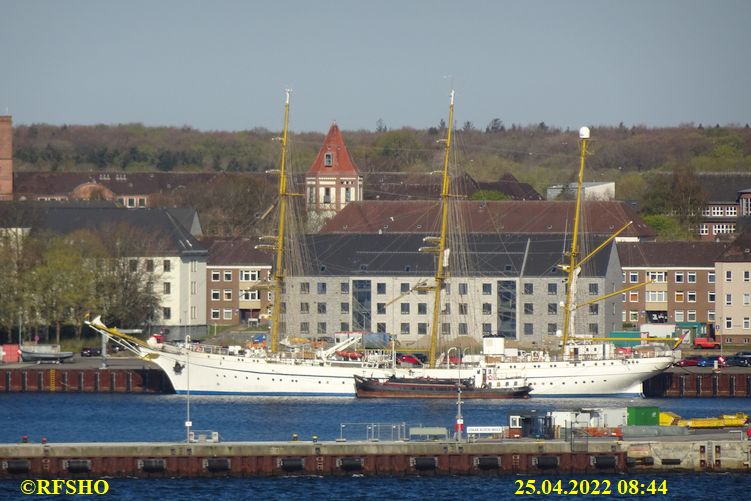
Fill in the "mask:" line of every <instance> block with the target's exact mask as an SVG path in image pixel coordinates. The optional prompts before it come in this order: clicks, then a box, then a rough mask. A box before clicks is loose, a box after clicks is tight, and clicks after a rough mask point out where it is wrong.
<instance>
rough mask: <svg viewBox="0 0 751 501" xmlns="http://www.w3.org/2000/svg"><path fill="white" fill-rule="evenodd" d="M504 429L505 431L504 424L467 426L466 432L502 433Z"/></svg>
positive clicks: (477, 433) (478, 433)
mask: <svg viewBox="0 0 751 501" xmlns="http://www.w3.org/2000/svg"><path fill="white" fill-rule="evenodd" d="M504 431H505V427H504V426H467V433H468V434H469V435H472V434H476V435H481V434H492V433H504Z"/></svg>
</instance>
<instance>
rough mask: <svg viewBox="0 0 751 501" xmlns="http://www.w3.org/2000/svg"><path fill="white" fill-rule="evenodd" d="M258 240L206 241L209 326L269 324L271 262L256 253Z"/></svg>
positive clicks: (261, 254)
mask: <svg viewBox="0 0 751 501" xmlns="http://www.w3.org/2000/svg"><path fill="white" fill-rule="evenodd" d="M257 243H258V239H255V238H253V239H251V238H243V237H204V238H202V239H201V244H202V245H203V246H205V247H206V249H207V251H208V263H207V265H206V282H207V285H206V290H207V296H206V311H207V315H208V324H209V326H213V325H238V324H243V325H245V326H256V325H259V324H261V323H266V322H267V319H268V315H269V314H270V312H269V307H270V305H271V293H270V291H269V288H268V284H269V280H270V278H271V263H272V258H271V256H270V255H269V254H268V253H265V252H261V251H258V250H256V249H255V245H256V244H257Z"/></svg>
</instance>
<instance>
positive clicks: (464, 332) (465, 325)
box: [459, 322, 467, 336]
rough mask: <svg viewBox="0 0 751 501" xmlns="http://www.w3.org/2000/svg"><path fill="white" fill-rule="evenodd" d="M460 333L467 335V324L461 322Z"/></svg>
mask: <svg viewBox="0 0 751 501" xmlns="http://www.w3.org/2000/svg"><path fill="white" fill-rule="evenodd" d="M459 335H460V336H466V335H467V324H465V323H463V322H461V323H459Z"/></svg>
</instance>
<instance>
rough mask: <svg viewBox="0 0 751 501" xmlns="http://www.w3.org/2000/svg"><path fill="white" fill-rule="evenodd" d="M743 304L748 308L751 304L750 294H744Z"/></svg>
mask: <svg viewBox="0 0 751 501" xmlns="http://www.w3.org/2000/svg"><path fill="white" fill-rule="evenodd" d="M743 304H744V305H746V306H748V305H749V304H751V294H749V293H748V292H744V293H743Z"/></svg>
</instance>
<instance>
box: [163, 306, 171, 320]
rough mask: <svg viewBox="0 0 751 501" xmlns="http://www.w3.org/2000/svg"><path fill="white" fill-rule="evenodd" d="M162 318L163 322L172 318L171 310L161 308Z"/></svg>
mask: <svg viewBox="0 0 751 501" xmlns="http://www.w3.org/2000/svg"><path fill="white" fill-rule="evenodd" d="M162 318H163V319H165V320H170V319H171V318H172V308H169V307H166V308H162Z"/></svg>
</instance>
